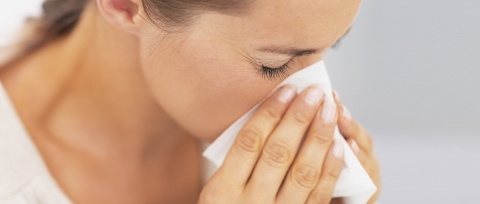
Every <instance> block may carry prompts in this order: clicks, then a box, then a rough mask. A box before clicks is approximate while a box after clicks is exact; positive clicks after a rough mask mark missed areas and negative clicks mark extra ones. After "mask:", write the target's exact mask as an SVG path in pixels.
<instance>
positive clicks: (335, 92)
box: [333, 90, 340, 101]
mask: <svg viewBox="0 0 480 204" xmlns="http://www.w3.org/2000/svg"><path fill="white" fill-rule="evenodd" d="M333 97H334V98H335V99H337V100H338V101H339V100H340V95H339V94H338V92H337V91H335V90H333Z"/></svg>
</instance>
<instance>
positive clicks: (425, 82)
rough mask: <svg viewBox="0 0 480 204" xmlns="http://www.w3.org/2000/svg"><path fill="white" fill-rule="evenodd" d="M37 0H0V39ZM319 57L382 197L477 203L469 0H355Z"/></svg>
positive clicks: (475, 68) (475, 70) (385, 201)
mask: <svg viewBox="0 0 480 204" xmlns="http://www.w3.org/2000/svg"><path fill="white" fill-rule="evenodd" d="M40 4H41V0H15V1H6V0H2V1H0V46H3V45H8V42H9V38H10V37H11V36H12V33H13V31H14V30H16V29H18V28H19V27H20V26H21V25H22V22H23V20H24V18H25V17H26V16H36V15H39V11H40ZM10 39H11V38H10ZM325 60H326V63H327V67H329V72H330V75H331V78H332V83H333V86H334V87H335V89H336V90H337V91H338V92H339V93H340V95H341V98H342V101H343V103H344V104H345V105H346V106H347V107H348V108H349V109H350V111H351V112H352V114H353V115H354V117H356V118H357V120H359V121H360V122H361V123H362V124H363V125H364V126H365V127H366V128H367V129H368V130H369V131H370V133H371V134H372V136H373V137H374V140H375V149H376V152H377V154H378V157H379V159H380V162H381V166H382V178H383V192H382V194H381V198H380V201H381V203H382V204H397V203H398V204H406V203H419V204H425V203H442V204H443V203H480V194H479V193H480V175H479V174H480V90H479V89H480V1H479V0H459V1H451V0H450V1H447V0H402V1H382V0H369V1H364V2H363V5H362V8H361V10H360V13H359V15H358V17H357V20H356V22H355V24H354V26H353V28H352V30H351V32H350V33H349V34H348V36H346V37H345V38H344V39H343V40H342V41H341V43H340V44H339V46H338V47H337V48H335V49H332V50H331V51H329V52H328V53H327V55H326V56H325Z"/></svg>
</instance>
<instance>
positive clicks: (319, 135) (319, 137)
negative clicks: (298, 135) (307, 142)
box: [311, 132, 333, 145]
mask: <svg viewBox="0 0 480 204" xmlns="http://www.w3.org/2000/svg"><path fill="white" fill-rule="evenodd" d="M329 134H330V135H329ZM311 137H312V140H313V141H314V142H315V143H317V144H320V145H329V144H330V143H332V141H333V132H332V133H327V132H313V133H312V136H311Z"/></svg>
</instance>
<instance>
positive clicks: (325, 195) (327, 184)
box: [306, 141, 344, 204]
mask: <svg viewBox="0 0 480 204" xmlns="http://www.w3.org/2000/svg"><path fill="white" fill-rule="evenodd" d="M343 145H344V144H343V143H342V142H340V141H335V142H334V143H333V145H332V147H331V148H330V151H329V153H328V155H327V157H326V160H325V163H324V164H323V171H322V174H321V176H320V180H319V182H318V184H317V186H316V187H315V189H314V190H313V191H312V193H311V194H310V196H309V197H308V200H307V202H306V203H309V204H310V203H311V204H318V203H321V204H329V203H330V201H331V199H332V195H333V191H334V190H335V184H336V183H337V180H338V176H339V175H340V172H341V171H342V167H343V149H344V147H343Z"/></svg>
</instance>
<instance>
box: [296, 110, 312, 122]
mask: <svg viewBox="0 0 480 204" xmlns="http://www.w3.org/2000/svg"><path fill="white" fill-rule="evenodd" d="M292 119H293V121H294V122H295V123H296V124H299V125H306V124H310V120H309V117H308V112H307V111H306V110H295V111H294V112H293V114H292Z"/></svg>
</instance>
